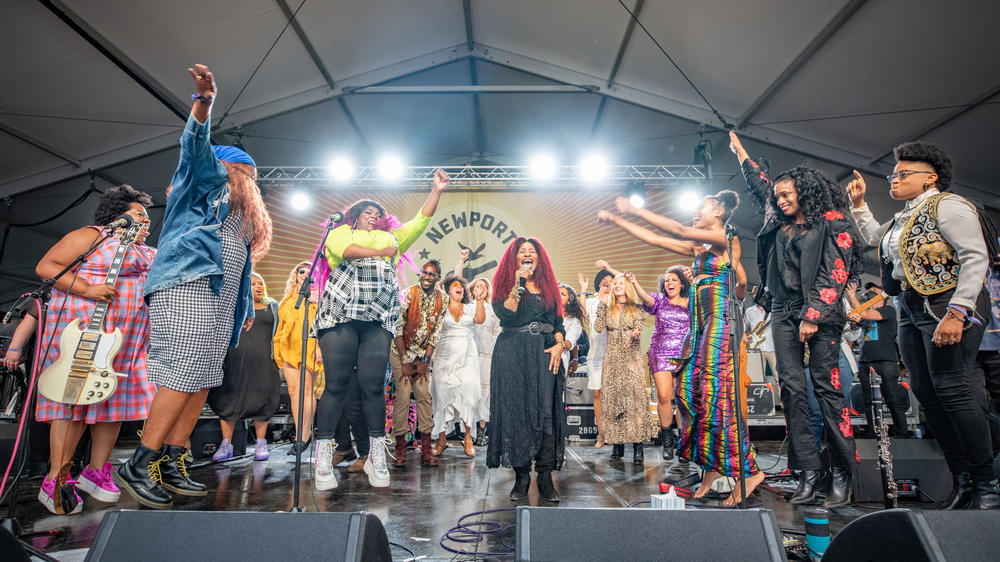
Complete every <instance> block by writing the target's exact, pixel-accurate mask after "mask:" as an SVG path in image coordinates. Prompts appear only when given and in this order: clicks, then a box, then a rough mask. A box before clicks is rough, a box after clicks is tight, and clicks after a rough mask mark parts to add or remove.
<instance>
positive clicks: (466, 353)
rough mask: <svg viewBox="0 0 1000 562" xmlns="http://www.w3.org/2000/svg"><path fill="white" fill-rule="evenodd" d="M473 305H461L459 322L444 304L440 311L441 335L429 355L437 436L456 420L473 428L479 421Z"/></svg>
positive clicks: (477, 357)
mask: <svg viewBox="0 0 1000 562" xmlns="http://www.w3.org/2000/svg"><path fill="white" fill-rule="evenodd" d="M475 315H476V304H475V303H469V304H466V305H465V306H464V307H463V311H462V317H461V319H460V320H459V321H458V322H455V319H454V318H453V317H452V315H451V311H450V310H448V307H447V305H446V306H445V308H444V310H442V311H441V318H442V319H443V322H442V324H441V335H440V336H438V342H437V347H435V348H434V355H433V356H432V364H431V367H432V373H431V384H430V387H431V399H432V406H433V408H434V430H433V431H432V432H431V435H438V434H439V433H441V432H442V431H445V432H447V430H446V429H445V428H449V427H451V424H452V423H454V422H456V421H461V422H462V423H463V424H465V425H468V426H469V427H472V425H473V424H475V423H476V422H477V421H479V418H478V413H479V398H480V395H481V394H482V390H481V383H480V376H481V374H480V367H479V351H478V350H477V348H476V339H475V336H474V335H473V326H475V323H474V322H473V317H475Z"/></svg>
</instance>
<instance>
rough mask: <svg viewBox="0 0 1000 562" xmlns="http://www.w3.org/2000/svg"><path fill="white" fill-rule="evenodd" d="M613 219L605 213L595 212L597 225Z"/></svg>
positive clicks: (609, 214)
mask: <svg viewBox="0 0 1000 562" xmlns="http://www.w3.org/2000/svg"><path fill="white" fill-rule="evenodd" d="M614 217H615V216H614V215H612V214H611V213H609V212H607V211H597V222H599V223H602V224H606V223H609V222H611V221H612V219H614Z"/></svg>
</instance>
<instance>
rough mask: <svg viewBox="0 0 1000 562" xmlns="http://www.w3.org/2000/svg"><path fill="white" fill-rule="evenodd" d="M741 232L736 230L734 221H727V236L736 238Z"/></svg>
mask: <svg viewBox="0 0 1000 562" xmlns="http://www.w3.org/2000/svg"><path fill="white" fill-rule="evenodd" d="M737 234H739V233H738V232H737V230H736V225H734V224H732V223H728V222H727V223H726V238H735V237H736V235H737Z"/></svg>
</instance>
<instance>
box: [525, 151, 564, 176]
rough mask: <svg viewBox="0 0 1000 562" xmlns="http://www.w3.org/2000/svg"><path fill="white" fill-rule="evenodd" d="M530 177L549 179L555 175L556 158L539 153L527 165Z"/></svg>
mask: <svg viewBox="0 0 1000 562" xmlns="http://www.w3.org/2000/svg"><path fill="white" fill-rule="evenodd" d="M528 169H529V170H530V172H531V177H533V178H535V179H536V180H539V181H547V180H551V179H552V178H554V177H555V176H556V172H557V171H558V170H557V169H556V159H555V158H553V157H551V156H549V155H548V154H539V155H538V156H535V157H534V158H533V159H532V160H531V164H529V165H528Z"/></svg>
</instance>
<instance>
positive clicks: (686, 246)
mask: <svg viewBox="0 0 1000 562" xmlns="http://www.w3.org/2000/svg"><path fill="white" fill-rule="evenodd" d="M597 220H598V221H600V222H603V223H611V224H613V225H615V226H617V227H619V228H621V229H622V230H624V231H625V232H628V233H629V234H631V235H632V236H634V237H636V238H638V239H639V240H642V241H643V242H645V243H647V244H650V245H653V246H659V247H661V248H663V249H664V250H669V251H671V252H674V253H675V254H680V255H682V256H693V255H695V244H694V243H693V242H688V241H684V240H675V239H673V238H670V237H668V236H663V235H660V234H656V233H655V232H653V231H652V230H650V229H648V228H646V227H644V226H639V225H637V224H635V223H634V222H632V221H630V220H628V219H625V218H622V217H619V216H617V215H613V214H611V213H609V212H607V211H599V212H598V213H597Z"/></svg>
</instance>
